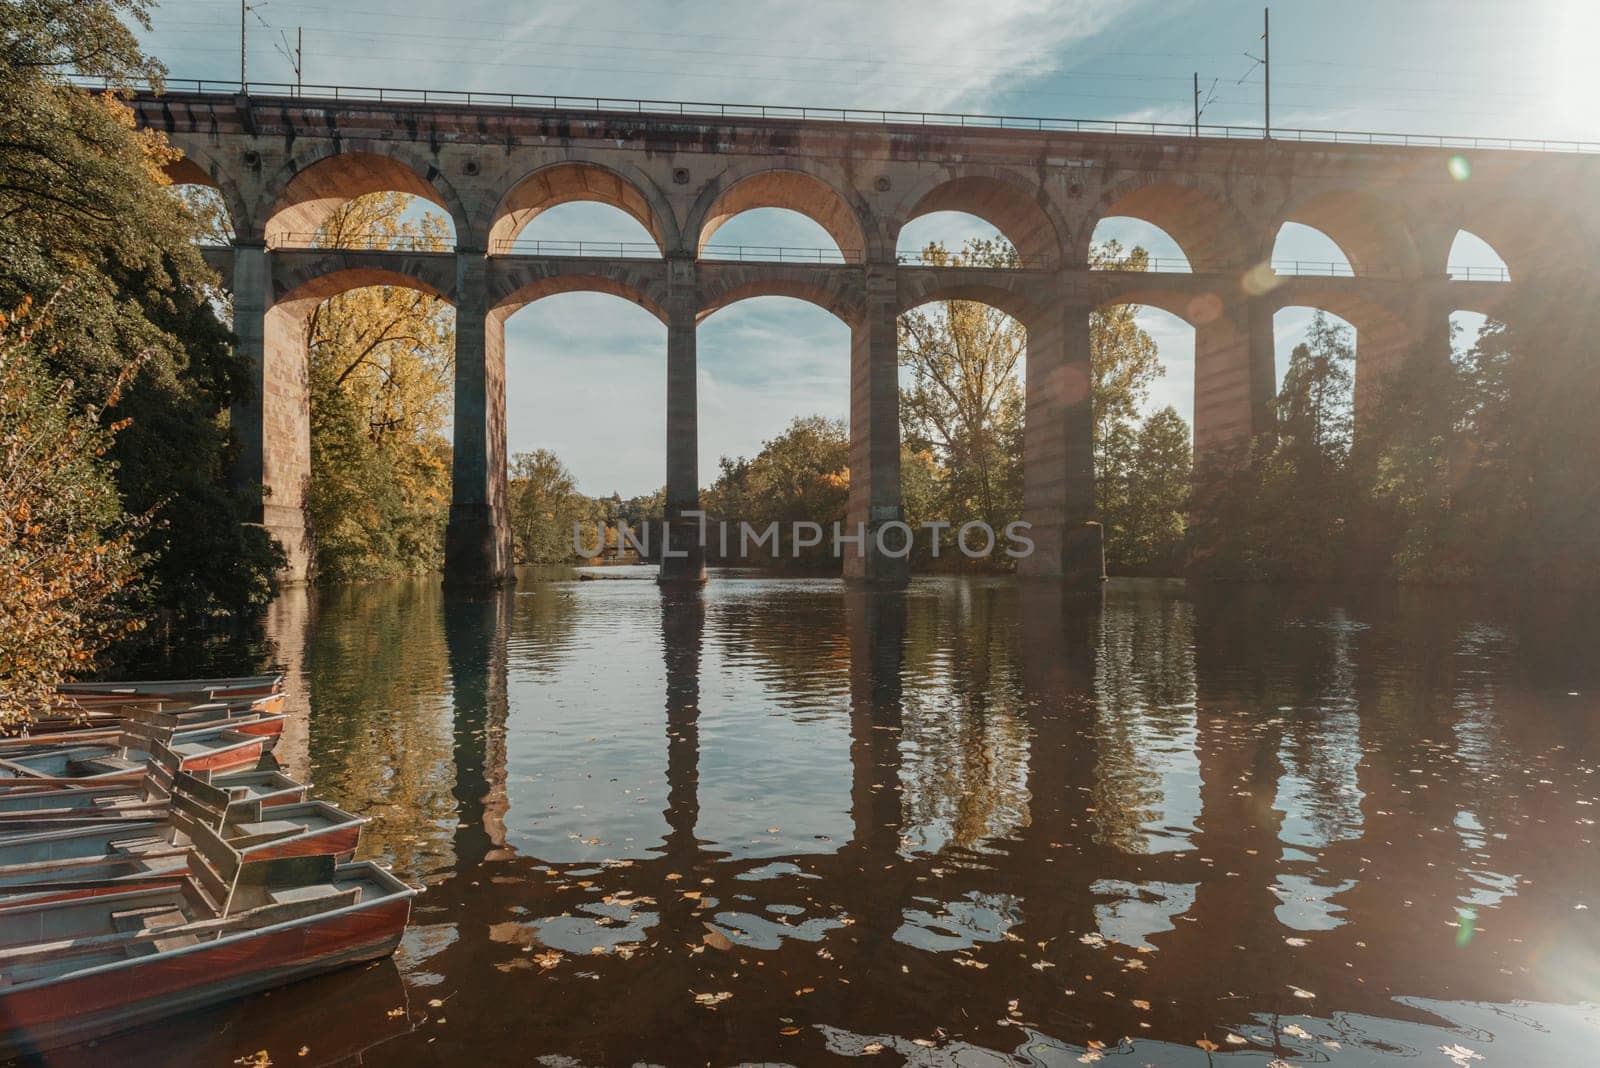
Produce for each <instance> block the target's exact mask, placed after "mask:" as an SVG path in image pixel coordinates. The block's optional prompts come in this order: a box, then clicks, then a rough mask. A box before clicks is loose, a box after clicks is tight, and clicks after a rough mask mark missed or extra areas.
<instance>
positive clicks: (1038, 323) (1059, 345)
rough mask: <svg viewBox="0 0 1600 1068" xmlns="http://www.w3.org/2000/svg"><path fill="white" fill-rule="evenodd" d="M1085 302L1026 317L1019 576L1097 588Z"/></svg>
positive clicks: (1099, 565) (1100, 569) (1100, 564)
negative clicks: (1029, 545)
mask: <svg viewBox="0 0 1600 1068" xmlns="http://www.w3.org/2000/svg"><path fill="white" fill-rule="evenodd" d="M1089 313H1090V307H1089V305H1088V304H1086V303H1076V302H1070V301H1069V302H1063V303H1062V304H1059V305H1057V306H1055V307H1051V308H1048V309H1046V310H1044V311H1042V312H1041V313H1039V314H1036V315H1034V316H1032V317H1031V318H1030V321H1029V322H1027V323H1025V324H1024V325H1025V326H1026V327H1027V330H1028V362H1027V381H1026V405H1027V411H1026V415H1025V418H1024V424H1023V446H1022V479H1023V491H1022V497H1023V505H1022V511H1023V518H1024V520H1026V521H1027V523H1028V524H1029V526H1030V530H1029V534H1028V536H1029V537H1031V538H1032V539H1033V543H1034V547H1033V552H1032V553H1030V554H1029V555H1027V556H1024V557H1022V558H1021V559H1019V560H1018V561H1017V573H1018V574H1019V575H1022V576H1025V577H1029V578H1042V579H1056V580H1060V581H1062V582H1063V584H1064V585H1066V586H1067V587H1068V588H1071V589H1081V590H1091V589H1098V588H1099V585H1100V582H1101V581H1102V580H1103V579H1104V578H1105V556H1104V553H1103V551H1102V539H1101V528H1100V525H1099V523H1097V522H1095V521H1094V514H1095V499H1094V409H1093V404H1092V403H1091V392H1092V387H1093V382H1094V375H1093V370H1092V368H1091V366H1090V363H1089Z"/></svg>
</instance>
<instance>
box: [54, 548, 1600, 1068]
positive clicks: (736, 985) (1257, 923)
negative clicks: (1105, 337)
mask: <svg viewBox="0 0 1600 1068" xmlns="http://www.w3.org/2000/svg"><path fill="white" fill-rule="evenodd" d="M605 574H608V575H609V574H618V572H606V573H605ZM1597 623H1600V619H1597V618H1596V617H1595V613H1593V612H1592V611H1589V610H1587V609H1581V608H1580V609H1578V610H1574V611H1557V610H1555V609H1551V608H1548V607H1545V608H1542V609H1540V610H1539V611H1531V610H1527V609H1516V608H1510V607H1505V606H1496V605H1492V604H1485V603H1481V602H1475V601H1469V600H1464V599H1461V598H1453V597H1448V596H1444V595H1437V594H1433V595H1425V594H1396V593H1393V592H1389V593H1386V594H1377V595H1357V594H1353V593H1349V592H1340V591H1333V592H1328V591H1321V592H1316V591H1312V592H1306V591H1299V592H1282V591H1265V590H1258V589H1251V588H1244V587H1231V588H1224V589H1219V590H1185V588H1184V587H1183V586H1181V585H1178V584H1160V583H1143V582H1113V583H1111V584H1109V585H1108V587H1107V588H1106V590H1105V592H1104V595H1103V597H1100V598H1092V599H1090V600H1089V601H1088V602H1082V601H1075V600H1070V599H1066V600H1064V599H1063V598H1061V597H1060V596H1059V595H1058V594H1055V593H1053V592H1051V591H1049V590H1044V589H1039V588H1034V587H1029V586H1020V587H1019V586H1018V585H1017V584H1015V583H1014V582H1011V581H1008V580H989V579H925V580H919V581H917V582H915V583H914V584H913V585H912V586H911V588H910V589H909V591H906V592H904V593H901V594H877V593H866V592H855V591H847V590H846V589H844V588H843V587H842V586H841V585H840V584H838V583H836V582H831V581H809V580H774V579H757V578H734V577H714V578H713V579H712V581H711V582H710V584H709V585H708V586H707V587H706V588H705V589H704V591H703V592H699V593H693V594H668V593H664V592H663V591H662V590H660V589H658V588H657V587H656V586H655V584H654V583H651V582H648V581H624V580H611V581H587V582H577V581H525V582H524V583H523V584H522V585H520V586H519V587H518V588H517V590H516V592H515V593H511V594H507V595H506V596H504V597H494V598H490V599H486V600H481V601H464V602H458V601H453V600H452V601H447V600H446V599H445V598H444V596H443V595H442V594H441V593H440V591H439V590H438V587H437V584H436V583H427V582H417V583H410V584H399V585H386V586H369V587H359V588H354V589H346V590H338V591H331V592H322V593H319V594H307V593H305V592H304V591H299V592H291V593H289V594H286V595H285V596H284V597H283V598H281V599H280V600H279V601H278V602H277V603H276V604H275V605H274V606H273V608H272V610H271V613H270V614H269V617H268V619H267V621H266V623H265V632H264V635H263V637H262V641H261V643H260V646H259V649H258V650H257V653H258V655H259V658H260V661H261V662H263V663H275V664H277V665H279V666H280V667H281V668H282V669H283V670H284V671H286V672H287V674H288V682H289V686H290V687H291V689H292V692H293V695H294V707H295V711H296V713H297V716H296V719H295V722H294V724H293V727H292V729H291V730H290V732H289V733H288V734H287V735H286V736H285V740H284V742H283V744H282V746H281V747H280V753H279V756H280V758H281V759H282V761H283V763H284V764H285V765H286V766H287V767H288V769H289V770H290V771H291V772H294V773H297V774H299V775H302V776H307V777H309V778H311V779H312V780H313V781H314V782H315V794H316V796H318V797H321V798H324V799H326V800H330V801H332V802H334V803H336V804H338V805H341V806H343V807H345V808H348V809H350V810H352V811H354V812H358V813H361V814H363V815H365V816H367V817H369V818H370V820H371V822H370V823H369V825H368V826H367V831H366V839H365V845H364V853H365V854H366V855H368V856H371V857H374V858H377V859H379V860H381V861H383V862H385V863H387V864H390V865H392V866H393V867H394V869H395V870H396V871H397V872H398V873H399V874H401V875H402V876H403V877H405V878H407V879H408V880H410V881H412V882H415V883H419V884H422V885H424V886H425V887H426V890H425V892H424V893H423V894H422V895H421V896H420V897H419V898H418V899H417V906H416V910H415V912H414V915H413V929H412V930H411V931H410V932H409V934H408V936H407V937H406V940H405V943H404V945H403V947H402V949H401V951H400V953H399V954H398V955H397V956H396V957H395V959H394V960H393V961H386V962H383V963H382V964H378V965H374V966H370V967H366V968H363V969H357V970H352V971H346V972H343V973H340V974H337V975H333V976H329V977H326V978H322V979H318V980H313V981H310V982H306V983H302V984H298V985H296V986H294V987H290V988H287V989H283V990H280V991H277V992H275V993H273V994H271V995H269V996H265V997H259V998H256V999H253V1000H250V1001H247V1002H242V1003H238V1004H235V1005H230V1006H226V1007H223V1008H219V1009H214V1010H210V1011H207V1012H203V1013H199V1014H194V1015H191V1016H187V1017H183V1018H181V1019H180V1020H177V1021H174V1022H170V1023H168V1024H165V1025H162V1026H160V1027H154V1028H149V1029H146V1030H144V1031H140V1032H136V1033H134V1034H131V1035H128V1036H124V1037H120V1038H115V1039H109V1040H105V1041H102V1042H100V1043H99V1044H97V1045H96V1046H94V1047H91V1048H80V1049H77V1050H74V1051H68V1052H65V1053H63V1054H60V1055H58V1056H54V1057H52V1058H51V1063H57V1064H80V1063H81V1064H127V1065H143V1064H150V1065H157V1064H160V1065H167V1064H194V1065H206V1064H219V1065H227V1064H231V1063H234V1061H235V1060H236V1059H239V1058H244V1059H245V1063H249V1059H250V1058H252V1057H253V1058H255V1061H256V1063H261V1061H262V1058H263V1057H265V1058H270V1060H271V1062H272V1063H274V1064H277V1065H316V1064H326V1063H339V1062H341V1061H345V1060H356V1059H359V1060H361V1061H363V1062H365V1063H372V1064H384V1065H411V1064H427V1065H454V1064H471V1065H498V1064H519V1065H526V1064H544V1065H552V1066H557V1065H561V1066H565V1065H611V1064H632V1063H637V1062H645V1063H657V1064H671V1065H679V1064H682V1065H689V1064H734V1063H744V1062H785V1063H791V1064H817V1063H824V1062H830V1061H837V1060H843V1059H846V1058H862V1059H864V1061H865V1063H866V1064H869V1065H870V1064H880V1063H881V1064H898V1063H911V1064H960V1065H998V1064H1013V1063H1015V1064H1040V1065H1053V1064H1079V1063H1093V1062H1094V1061H1096V1060H1103V1061H1104V1062H1105V1063H1106V1065H1108V1066H1115V1065H1130V1066H1132V1065H1144V1064H1157V1065H1205V1064H1207V1063H1208V1062H1210V1063H1215V1064H1219V1065H1226V1064H1241V1065H1258V1066H1266V1065H1268V1064H1271V1063H1273V1062H1274V1061H1275V1060H1276V1061H1281V1062H1282V1063H1285V1064H1302V1063H1319V1064H1320V1063H1327V1064H1335V1065H1408V1066H1409V1065H1441V1066H1449V1065H1462V1066H1465V1065H1500V1064H1506V1065H1544V1064H1559V1065H1586V1064H1594V1063H1596V1062H1597V1059H1600V1054H1597V1053H1596V1050H1597V1049H1600V927H1597V924H1600V852H1597V850H1596V848H1595V844H1594V839H1595V835H1596V830H1597V829H1596V826H1595V820H1596V818H1597V817H1600V804H1597V795H1600V776H1597V775H1596V774H1595V770H1596V767H1597V763H1600V702H1597V700H1596V697H1597V695H1600V655H1597V653H1596V650H1595V648H1594V645H1593V641H1592V636H1593V635H1595V634H1597V633H1600V627H1597V625H1596V624H1597ZM1207 1046H1214V1047H1215V1051H1214V1052H1212V1051H1211V1050H1209V1049H1208V1048H1206V1047H1207Z"/></svg>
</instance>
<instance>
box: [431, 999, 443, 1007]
mask: <svg viewBox="0 0 1600 1068" xmlns="http://www.w3.org/2000/svg"><path fill="white" fill-rule="evenodd" d="M443 1004H444V1002H442V1001H440V1000H439V999H438V998H429V999H428V1008H430V1009H437V1008H438V1007H439V1006H441V1005H443Z"/></svg>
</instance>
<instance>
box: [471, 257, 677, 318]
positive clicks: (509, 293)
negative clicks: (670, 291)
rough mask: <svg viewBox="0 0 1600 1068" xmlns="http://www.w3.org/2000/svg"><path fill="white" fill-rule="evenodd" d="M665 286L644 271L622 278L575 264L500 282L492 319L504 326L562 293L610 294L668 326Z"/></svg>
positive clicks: (493, 298) (491, 309)
mask: <svg viewBox="0 0 1600 1068" xmlns="http://www.w3.org/2000/svg"><path fill="white" fill-rule="evenodd" d="M665 286H666V282H665V278H664V276H663V277H661V278H660V279H659V280H658V279H657V278H656V277H653V276H651V275H648V274H644V273H642V272H641V273H639V274H637V275H635V276H633V277H619V276H616V275H611V274H602V273H599V272H597V271H595V270H593V269H592V268H590V267H588V266H587V265H585V264H581V263H578V262H574V263H573V264H572V265H571V267H570V269H558V270H555V271H553V272H549V273H545V272H540V273H538V274H536V275H533V276H519V275H515V274H510V275H506V276H503V277H502V278H500V279H498V280H497V285H496V286H495V289H496V292H494V293H492V294H491V296H490V303H489V318H490V320H491V321H497V322H499V323H501V324H504V322H505V320H507V319H509V318H510V317H511V316H512V315H514V314H516V313H517V312H518V311H520V310H522V309H523V308H526V307H527V306H528V305H530V304H532V303H534V302H535V301H539V300H543V299H544V298H545V297H553V296H556V295H558V294H561V293H606V294H609V295H611V296H613V297H620V298H622V299H623V300H625V301H627V302H628V303H630V304H636V305H638V306H639V307H641V308H643V309H644V310H645V311H647V312H649V313H650V314H651V315H653V316H655V317H656V318H657V319H659V320H661V322H662V324H663V325H665V324H666V323H667V320H668V315H667V308H666V299H665Z"/></svg>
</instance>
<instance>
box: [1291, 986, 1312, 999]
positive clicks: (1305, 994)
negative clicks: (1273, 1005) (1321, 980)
mask: <svg viewBox="0 0 1600 1068" xmlns="http://www.w3.org/2000/svg"><path fill="white" fill-rule="evenodd" d="M1289 989H1290V990H1293V991H1294V996H1295V997H1297V998H1314V997H1316V996H1317V995H1315V994H1313V993H1312V992H1311V991H1309V990H1301V989H1300V988H1299V987H1297V986H1293V985H1291V986H1290V987H1289Z"/></svg>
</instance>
